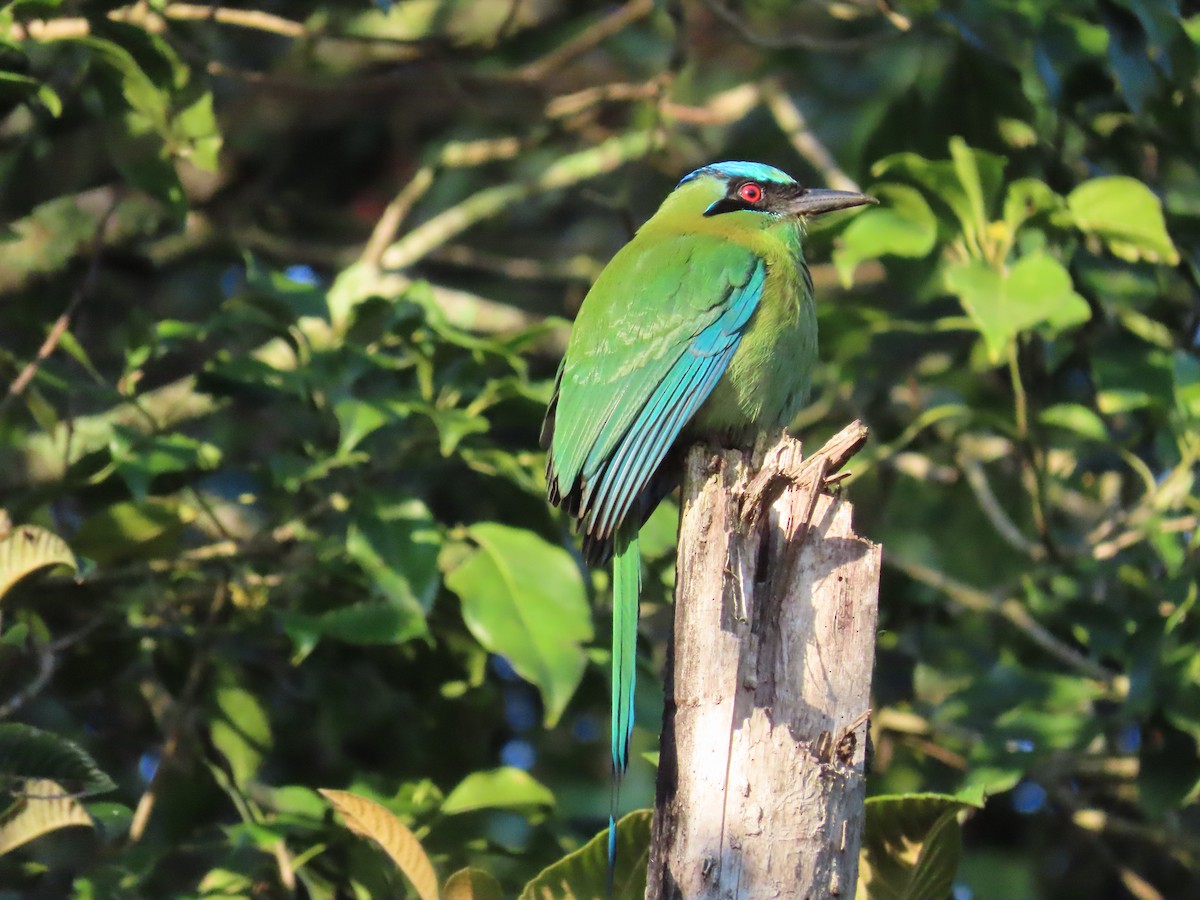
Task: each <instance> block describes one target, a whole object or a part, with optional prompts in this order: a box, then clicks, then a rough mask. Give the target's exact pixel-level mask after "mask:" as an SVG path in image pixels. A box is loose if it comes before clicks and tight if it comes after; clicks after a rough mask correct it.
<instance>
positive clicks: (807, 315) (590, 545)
mask: <svg viewBox="0 0 1200 900" xmlns="http://www.w3.org/2000/svg"><path fill="white" fill-rule="evenodd" d="M866 202H871V198H869V197H865V196H864V195H861V194H852V193H846V192H838V191H820V190H808V189H805V188H802V187H801V186H800V185H798V184H797V183H796V182H795V181H793V180H792V179H791V178H789V177H788V176H787V175H785V174H784V173H783V172H780V171H779V170H778V169H773V168H771V167H770V166H763V165H760V164H757V163H719V164H716V165H713V166H708V167H705V168H703V169H699V170H697V171H696V172H693V173H692V174H691V175H689V176H687V177H686V178H685V179H683V181H681V182H680V184H679V186H678V187H677V188H676V189H675V190H674V191H673V192H672V193H671V194H670V196H668V197H667V199H666V200H665V201H663V204H662V206H661V207H659V209H658V212H656V213H655V214H654V216H653V217H651V218H650V220H649V221H647V222H646V223H645V224H644V225H643V226H642V227H641V228H640V229H639V230H638V232H637V234H636V235H635V236H634V238H633V240H631V241H630V242H629V243H628V244H626V245H625V246H624V247H623V248H622V249H621V250H620V251H618V253H617V254H616V256H614V257H613V259H612V260H611V261H610V262H609V264H608V266H606V267H605V269H604V271H603V272H602V273H601V274H600V277H599V278H598V279H597V280H596V283H595V284H594V285H593V286H592V289H591V291H589V292H588V295H587V297H586V298H585V299H584V302H583V306H582V307H581V308H580V310H579V315H578V317H577V318H576V320H575V326H574V329H573V330H572V332H571V339H570V341H569V343H568V345H567V353H566V357H565V358H564V360H563V364H562V367H561V368H560V369H559V376H558V384H557V386H556V390H555V393H554V397H553V399H552V400H551V402H550V408H549V409H548V410H547V414H546V422H545V425H544V426H543V433H542V442H543V445H544V446H548V447H549V450H550V453H549V457H548V461H547V469H546V476H547V492H548V495H549V498H550V500H551V502H552V503H555V504H560V503H561V504H562V505H563V506H564V507H565V508H566V509H567V510H568V512H569V513H570V514H571V515H573V516H575V517H576V518H578V520H579V522H580V528H581V530H582V531H583V533H584V553H585V556H586V557H587V559H588V560H589V561H590V562H593V563H598V562H602V561H603V560H604V559H606V558H607V557H608V556H609V554H610V553H612V554H613V714H612V726H613V727H612V757H613V770H614V774H615V776H617V777H619V776H620V774H621V773H622V772H623V771H624V769H625V767H626V765H627V764H628V758H627V754H628V743H629V737H630V735H631V733H632V730H633V690H634V681H635V677H634V675H635V662H636V649H637V605H638V594H639V592H640V577H641V575H640V560H639V558H638V549H637V532H638V529H639V528H640V526H641V523H642V522H643V521H644V519H645V517H646V516H647V515H649V513H650V512H651V511H652V510H653V508H654V506H655V505H657V503H658V502H659V500H661V499H662V497H663V496H665V495H666V493H667V492H669V491H670V490H671V489H672V487H673V486H674V484H675V481H676V479H677V472H676V468H677V467H676V466H675V465H674V462H675V459H676V457H677V455H678V453H679V451H680V449H681V448H683V447H685V446H686V445H688V444H690V443H692V442H693V441H696V440H700V439H716V440H720V441H722V442H725V443H734V444H745V445H750V444H752V443H753V441H754V440H755V438H756V437H757V435H759V434H760V433H762V432H765V431H771V430H778V429H780V428H782V427H783V426H785V425H786V424H787V423H788V422H789V421H790V420H791V419H792V418H793V417H794V416H795V414H796V412H797V411H798V410H799V408H800V406H801V405H802V404H803V402H804V400H805V398H806V396H807V394H808V390H809V385H810V382H811V379H812V372H813V367H814V365H815V363H816V354H817V322H816V313H815V310H814V306H813V297H812V282H811V280H810V278H809V276H808V270H807V268H806V267H805V263H804V257H803V253H802V249H801V235H802V217H803V216H806V215H816V214H819V213H821V212H825V211H828V210H831V209H841V208H846V207H849V206H856V205H859V204H861V203H866ZM614 544H615V553H614ZM614 803H615V792H614ZM611 837H612V836H611V835H610V847H611V846H612V842H611ZM610 863H611V860H610Z"/></svg>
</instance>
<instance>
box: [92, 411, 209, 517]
mask: <svg viewBox="0 0 1200 900" xmlns="http://www.w3.org/2000/svg"><path fill="white" fill-rule="evenodd" d="M109 449H110V451H111V452H112V457H113V464H114V465H115V466H116V467H117V473H118V474H119V475H120V476H121V478H122V479H123V480H124V482H125V484H127V485H128V486H129V492H130V493H131V494H133V497H134V499H135V500H137V501H138V502H142V501H144V500H145V499H146V495H147V494H148V493H149V491H150V486H151V484H152V483H153V481H154V479H155V478H157V477H158V476H160V475H166V474H169V473H173V472H187V471H191V470H206V471H211V470H212V469H215V468H216V467H217V466H218V465H219V464H220V462H221V451H220V450H219V449H218V448H217V447H214V446H213V445H212V444H208V443H204V442H202V441H197V440H195V439H194V438H190V437H187V436H186V435H182V434H165V435H143V434H140V433H139V432H136V431H134V430H133V429H129V428H120V427H118V428H115V429H113V436H112V440H111V441H110V442H109Z"/></svg>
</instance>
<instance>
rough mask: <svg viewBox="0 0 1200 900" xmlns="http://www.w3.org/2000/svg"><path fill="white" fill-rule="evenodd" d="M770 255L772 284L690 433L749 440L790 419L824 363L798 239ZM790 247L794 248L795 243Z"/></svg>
mask: <svg viewBox="0 0 1200 900" xmlns="http://www.w3.org/2000/svg"><path fill="white" fill-rule="evenodd" d="M781 243H782V244H783V246H784V247H786V251H787V252H785V253H780V254H772V255H771V256H772V257H773V258H769V259H768V270H767V280H766V286H765V288H764V290H763V297H762V300H761V301H760V302H759V305H758V309H757V310H755V313H754V317H753V318H752V319H751V321H750V324H749V326H748V327H747V329H746V333H745V335H744V336H743V337H742V341H741V344H740V345H739V346H738V349H737V351H736V353H735V354H734V357H733V359H732V360H731V361H730V363H729V368H728V369H727V370H726V371H725V374H724V376H723V377H722V378H721V380H720V381H719V382H718V383H717V386H716V387H715V388H714V389H713V392H712V394H711V395H709V398H708V399H707V400H706V401H705V403H704V405H703V406H701V407H700V409H699V410H698V411H697V413H696V416H695V418H694V419H693V420H692V423H691V425H690V426H689V427H688V429H687V434H688V437H690V438H693V439H694V438H700V437H719V438H722V439H725V440H731V441H733V442H736V443H741V444H749V443H752V442H753V440H754V438H755V437H757V436H758V435H759V434H761V433H762V432H765V431H773V430H776V429H779V428H781V427H783V426H785V425H787V424H788V423H789V422H790V421H791V420H792V419H793V418H794V417H795V415H796V413H797V412H799V411H800V408H801V407H802V406H803V405H804V403H805V401H806V400H807V398H808V392H809V388H810V387H811V385H812V376H813V369H814V368H815V367H816V362H817V315H816V308H815V304H814V302H813V297H812V291H811V288H810V286H809V280H808V273H807V271H806V270H805V268H804V261H803V258H802V257H801V255H800V251H799V236H798V235H796V240H795V242H794V243H793V242H792V241H783V242H781ZM789 244H790V245H791V246H788V245H789Z"/></svg>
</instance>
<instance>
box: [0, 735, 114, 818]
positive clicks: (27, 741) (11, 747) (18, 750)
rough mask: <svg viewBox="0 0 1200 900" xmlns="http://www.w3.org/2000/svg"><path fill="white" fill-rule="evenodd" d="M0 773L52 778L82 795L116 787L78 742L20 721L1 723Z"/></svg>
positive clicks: (21, 776)
mask: <svg viewBox="0 0 1200 900" xmlns="http://www.w3.org/2000/svg"><path fill="white" fill-rule="evenodd" d="M0 775H2V776H4V777H5V778H22V779H50V780H52V781H56V782H60V783H65V784H67V785H69V787H70V789H71V790H73V791H75V792H78V793H81V794H99V793H103V792H104V791H111V790H113V789H114V788H115V787H116V785H115V784H114V783H113V781H112V779H111V778H109V777H108V776H107V775H105V774H104V773H103V772H101V771H100V768H99V767H98V766H97V765H96V762H95V760H93V759H92V758H91V756H89V755H88V754H87V752H86V751H85V750H84V749H83V748H82V747H80V746H79V745H78V744H76V743H74V742H73V741H69V740H67V739H66V738H64V737H60V736H58V735H57V734H53V733H51V732H49V731H42V730H41V729H40V728H34V727H33V726H31V725H22V724H19V723H17V722H3V723H0ZM89 821H90V820H89Z"/></svg>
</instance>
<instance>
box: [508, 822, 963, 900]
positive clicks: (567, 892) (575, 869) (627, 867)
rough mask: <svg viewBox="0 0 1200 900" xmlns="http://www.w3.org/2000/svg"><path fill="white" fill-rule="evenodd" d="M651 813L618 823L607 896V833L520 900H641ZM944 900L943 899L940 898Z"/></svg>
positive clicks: (540, 879)
mask: <svg viewBox="0 0 1200 900" xmlns="http://www.w3.org/2000/svg"><path fill="white" fill-rule="evenodd" d="M652 818H653V812H652V811H651V810H648V809H639V810H636V811H635V812H631V813H630V814H629V815H627V816H625V817H624V818H622V819H621V821H619V822H618V823H617V867H616V871H615V872H613V882H612V885H613V886H612V891H611V893H609V892H608V829H607V828H606V829H604V830H603V831H601V832H600V833H599V834H597V835H596V836H595V837H594V838H592V839H591V840H590V841H588V842H587V843H586V844H584V845H583V846H582V847H580V848H579V849H578V850H576V851H575V852H574V853H569V854H567V855H566V856H564V857H563V858H562V859H560V860H559V861H558V862H556V863H554V864H553V865H551V866H549V867H548V868H546V869H543V870H542V872H541V873H540V874H539V875H538V876H537V877H536V878H534V879H533V881H531V882H529V884H527V885H525V890H523V891H521V896H520V898H519V900H596V898H599V897H607V898H608V900H642V898H643V897H644V896H645V895H646V866H647V864H648V862H649V860H650V823H651V819H652ZM939 900H944V898H939Z"/></svg>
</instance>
